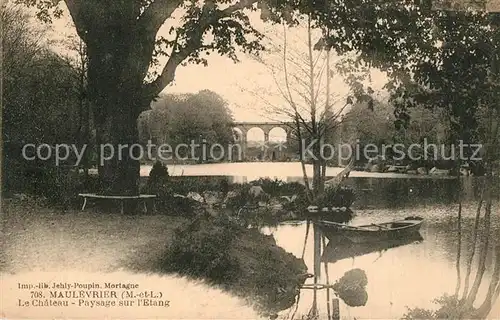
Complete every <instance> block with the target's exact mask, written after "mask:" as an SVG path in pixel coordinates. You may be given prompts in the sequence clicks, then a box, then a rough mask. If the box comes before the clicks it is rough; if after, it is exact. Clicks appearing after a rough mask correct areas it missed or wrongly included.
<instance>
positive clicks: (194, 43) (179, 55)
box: [147, 0, 257, 97]
mask: <svg viewBox="0 0 500 320" xmlns="http://www.w3.org/2000/svg"><path fill="white" fill-rule="evenodd" d="M165 1H166V0H157V1H156V2H165ZM156 2H155V3H156ZM255 3H257V0H241V1H239V2H237V3H235V4H234V5H231V6H229V7H227V8H226V9H223V10H217V11H216V12H215V13H214V12H213V11H212V10H207V12H208V14H207V15H208V16H205V17H203V16H202V18H201V19H200V23H199V25H198V29H197V30H196V32H194V34H193V36H192V37H191V38H189V39H187V43H186V45H184V46H183V47H181V48H179V50H175V51H174V50H172V54H171V55H170V58H169V59H168V61H167V63H166V65H165V67H164V68H163V70H162V72H161V74H160V75H159V76H158V77H157V78H156V79H155V80H154V81H153V82H151V83H150V84H148V85H147V89H148V91H149V93H150V95H152V96H153V97H155V96H157V95H158V94H159V93H160V92H161V91H162V90H163V89H164V88H165V87H166V86H167V85H168V84H169V83H171V82H172V81H173V80H174V78H175V72H176V70H177V67H178V66H179V65H180V64H181V63H182V62H183V61H184V60H185V59H187V58H188V57H189V56H190V55H191V54H192V53H193V52H195V51H196V50H198V49H200V48H201V47H202V46H203V43H202V42H203V35H204V33H205V32H206V31H207V30H208V28H209V27H210V26H211V25H212V24H214V23H215V22H217V21H218V20H219V19H221V18H225V17H228V16H230V15H231V14H233V13H234V12H236V11H238V10H241V9H244V8H248V7H251V6H252V5H253V4H255ZM206 5H209V4H206ZM151 6H152V5H151ZM151 6H150V7H149V8H151ZM149 8H148V9H149Z"/></svg>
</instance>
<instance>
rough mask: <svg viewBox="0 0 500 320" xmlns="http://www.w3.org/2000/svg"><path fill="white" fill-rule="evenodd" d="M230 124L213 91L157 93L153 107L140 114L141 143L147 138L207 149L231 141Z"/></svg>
mask: <svg viewBox="0 0 500 320" xmlns="http://www.w3.org/2000/svg"><path fill="white" fill-rule="evenodd" d="M232 123H233V118H232V115H231V111H230V110H229V108H228V104H227V102H226V101H225V100H224V99H223V98H222V97H221V96H219V95H218V94H217V93H215V92H213V91H210V90H202V91H200V92H198V93H196V94H178V95H175V94H167V95H163V96H160V97H159V98H158V100H157V101H155V102H154V103H153V104H152V110H151V111H146V114H145V115H144V116H143V117H141V122H140V124H139V128H140V129H139V130H140V132H141V142H142V143H144V144H145V143H147V140H149V139H151V140H152V142H153V143H154V144H157V145H159V144H163V143H167V144H169V145H170V146H172V148H175V147H176V146H177V145H179V144H188V145H189V144H191V142H194V143H196V144H202V143H204V144H205V145H206V147H207V151H208V152H209V150H210V146H212V145H214V144H221V145H223V146H224V147H226V146H228V145H229V144H230V143H233V142H234V135H233V128H232ZM225 150H226V151H227V148H225ZM198 156H199V155H197V157H198Z"/></svg>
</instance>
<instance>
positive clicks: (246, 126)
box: [233, 122, 294, 159]
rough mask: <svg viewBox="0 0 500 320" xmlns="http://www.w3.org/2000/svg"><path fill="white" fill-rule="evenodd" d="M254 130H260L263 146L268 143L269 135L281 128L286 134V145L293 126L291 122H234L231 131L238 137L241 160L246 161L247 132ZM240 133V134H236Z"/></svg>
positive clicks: (290, 137)
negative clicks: (262, 135) (262, 136)
mask: <svg viewBox="0 0 500 320" xmlns="http://www.w3.org/2000/svg"><path fill="white" fill-rule="evenodd" d="M254 128H258V129H260V130H261V131H262V132H263V133H264V144H265V145H267V144H268V143H269V133H270V132H271V131H272V130H273V129H276V128H281V129H283V130H284V131H285V133H286V144H287V145H288V144H289V143H290V141H291V140H292V135H293V132H294V129H293V128H294V124H293V123H292V122H234V123H233V130H234V131H235V134H236V135H237V136H238V139H237V142H239V144H240V146H241V151H242V154H243V158H244V159H246V155H247V151H248V147H249V146H248V132H249V131H250V130H252V129H254ZM238 131H240V132H238Z"/></svg>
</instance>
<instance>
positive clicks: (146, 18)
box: [139, 0, 183, 34]
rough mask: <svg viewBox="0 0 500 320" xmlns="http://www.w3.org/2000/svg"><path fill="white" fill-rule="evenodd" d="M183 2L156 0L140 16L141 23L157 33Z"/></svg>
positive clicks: (177, 0)
mask: <svg viewBox="0 0 500 320" xmlns="http://www.w3.org/2000/svg"><path fill="white" fill-rule="evenodd" d="M182 2H183V0H156V1H154V2H153V3H152V4H151V5H149V7H147V8H146V9H145V11H144V13H143V14H142V15H141V17H140V18H139V23H140V24H143V25H145V26H147V27H148V29H149V30H150V31H153V32H155V34H156V33H157V32H158V30H159V29H160V28H161V26H162V25H163V24H164V23H165V21H166V20H167V19H168V18H170V17H171V16H172V14H173V13H174V12H175V10H176V9H177V8H178V7H179V6H180V5H181V4H182Z"/></svg>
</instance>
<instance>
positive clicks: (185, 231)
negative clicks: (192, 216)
mask: <svg viewBox="0 0 500 320" xmlns="http://www.w3.org/2000/svg"><path fill="white" fill-rule="evenodd" d="M239 230H241V229H240V227H238V226H236V225H235V224H233V223H232V222H230V221H228V220H224V218H219V219H218V220H215V221H212V222H209V221H207V220H203V222H201V221H200V220H195V221H193V222H192V223H191V224H189V225H187V226H185V227H181V228H178V229H176V230H175V233H174V237H173V240H172V243H171V245H170V246H169V247H168V250H167V255H166V258H165V260H164V261H163V264H162V266H163V268H164V269H165V271H169V272H177V273H180V274H182V275H187V276H191V277H195V278H203V279H206V280H208V281H210V282H213V283H216V284H222V283H224V282H228V281H232V280H233V279H234V278H235V277H236V276H237V274H238V272H239V264H238V261H237V260H236V259H234V258H233V257H232V256H231V255H230V248H231V244H232V242H233V240H234V239H235V237H236V236H237V235H238V233H239V232H238V231H239Z"/></svg>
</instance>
